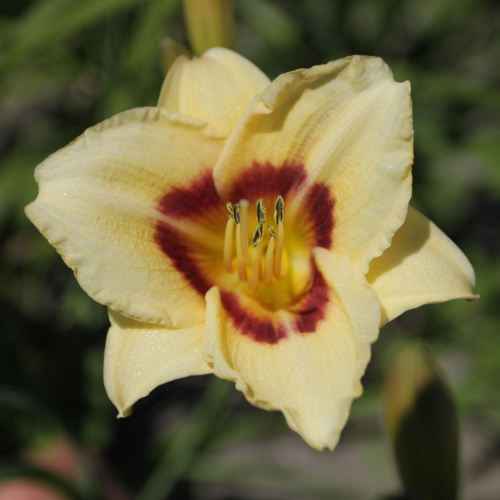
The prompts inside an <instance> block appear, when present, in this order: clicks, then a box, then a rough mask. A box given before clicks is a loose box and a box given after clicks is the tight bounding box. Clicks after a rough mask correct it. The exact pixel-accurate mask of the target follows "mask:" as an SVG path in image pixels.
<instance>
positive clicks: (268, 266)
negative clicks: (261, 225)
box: [264, 226, 276, 286]
mask: <svg viewBox="0 0 500 500" xmlns="http://www.w3.org/2000/svg"><path fill="white" fill-rule="evenodd" d="M267 230H268V231H269V234H270V235H271V239H270V240H269V245H267V251H266V262H265V264H264V284H265V285H266V286H271V285H272V284H273V256H274V255H273V254H274V240H275V239H276V231H275V230H274V228H273V227H272V226H267Z"/></svg>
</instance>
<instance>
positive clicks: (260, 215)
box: [257, 198, 266, 224]
mask: <svg viewBox="0 0 500 500" xmlns="http://www.w3.org/2000/svg"><path fill="white" fill-rule="evenodd" d="M257 222H258V223H259V224H260V223H261V222H262V223H263V224H264V223H265V222H266V207H265V205H264V200H263V199H262V198H260V200H258V201H257Z"/></svg>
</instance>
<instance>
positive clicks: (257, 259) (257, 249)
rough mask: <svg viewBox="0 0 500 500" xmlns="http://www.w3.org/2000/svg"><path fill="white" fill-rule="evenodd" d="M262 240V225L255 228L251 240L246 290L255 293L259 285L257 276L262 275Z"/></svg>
mask: <svg viewBox="0 0 500 500" xmlns="http://www.w3.org/2000/svg"><path fill="white" fill-rule="evenodd" d="M263 238H264V223H263V222H261V223H259V225H258V226H257V229H256V230H255V233H254V235H253V238H252V246H253V252H252V265H251V267H250V277H249V279H248V290H249V291H250V292H252V293H253V292H255V291H256V290H257V286H258V284H259V274H260V273H262V245H261V243H262V240H263Z"/></svg>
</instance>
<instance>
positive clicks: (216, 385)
mask: <svg viewBox="0 0 500 500" xmlns="http://www.w3.org/2000/svg"><path fill="white" fill-rule="evenodd" d="M232 388H233V384H231V383H230V382H227V381H225V380H221V379H218V378H214V380H213V381H212V382H211V383H210V385H209V386H208V388H207V390H206V392H205V395H204V396H203V399H202V400H201V402H200V404H199V406H198V408H197V410H196V413H195V414H194V415H193V416H192V417H191V418H190V419H189V420H188V421H187V422H186V424H184V425H183V426H182V428H181V429H180V431H179V432H178V433H176V434H175V435H174V436H173V437H172V438H171V439H170V441H169V442H168V443H167V450H166V452H165V454H164V456H163V458H162V459H161V460H160V463H159V464H158V466H157V467H156V469H155V470H154V471H153V473H152V474H151V475H150V476H149V478H148V480H147V481H146V484H145V485H144V487H143V489H142V490H141V492H140V493H139V495H138V496H137V498H136V500H165V499H166V498H168V496H169V495H170V493H171V492H172V490H173V488H174V487H175V485H176V484H177V482H178V481H179V479H180V478H181V477H182V476H184V475H185V473H186V472H187V471H188V470H189V467H190V466H191V464H192V463H193V461H194V459H195V458H196V455H197V454H198V453H199V451H200V450H201V449H202V448H203V447H204V446H205V445H206V444H207V443H208V441H209V440H210V437H211V436H212V435H214V434H215V431H216V430H217V429H219V428H220V426H221V424H222V422H223V421H224V418H225V416H226V415H227V413H228V395H229V394H230V392H231V391H232Z"/></svg>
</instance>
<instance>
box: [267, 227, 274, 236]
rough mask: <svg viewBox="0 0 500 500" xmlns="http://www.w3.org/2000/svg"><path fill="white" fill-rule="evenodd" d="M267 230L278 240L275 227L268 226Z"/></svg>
mask: <svg viewBox="0 0 500 500" xmlns="http://www.w3.org/2000/svg"><path fill="white" fill-rule="evenodd" d="M267 230H268V231H269V234H270V235H271V237H272V238H276V230H275V229H274V227H273V226H267Z"/></svg>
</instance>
